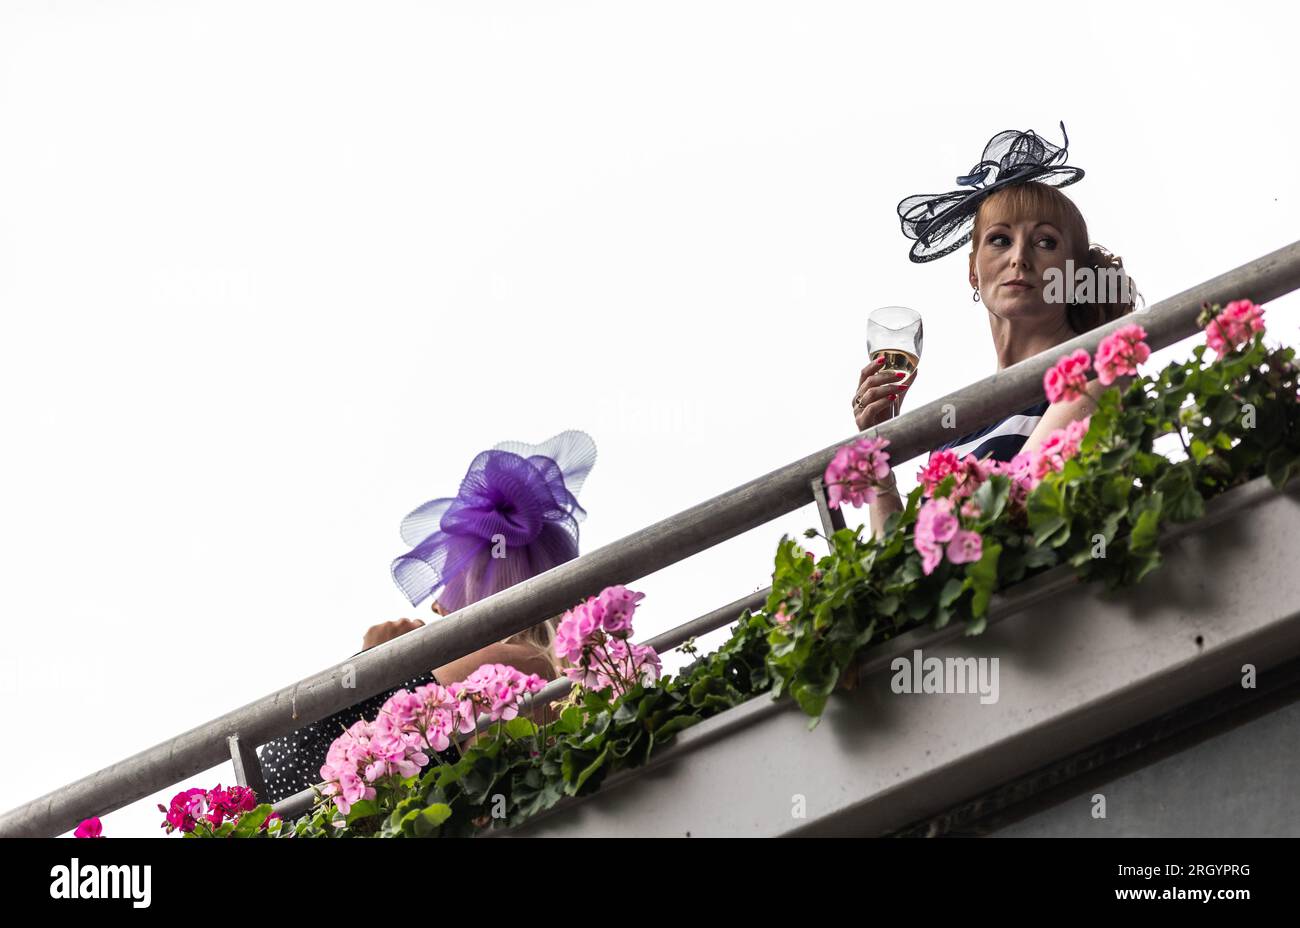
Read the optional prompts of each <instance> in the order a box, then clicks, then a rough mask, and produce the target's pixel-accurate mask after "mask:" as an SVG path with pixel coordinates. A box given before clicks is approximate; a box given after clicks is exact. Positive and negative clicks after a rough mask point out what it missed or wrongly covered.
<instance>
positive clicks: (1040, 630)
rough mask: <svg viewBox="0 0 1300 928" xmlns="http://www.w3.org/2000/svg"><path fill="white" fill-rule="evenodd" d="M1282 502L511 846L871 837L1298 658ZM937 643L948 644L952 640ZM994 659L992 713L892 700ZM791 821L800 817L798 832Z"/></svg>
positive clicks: (1174, 534)
mask: <svg viewBox="0 0 1300 928" xmlns="http://www.w3.org/2000/svg"><path fill="white" fill-rule="evenodd" d="M1296 538H1300V488H1297V487H1295V486H1293V487H1292V488H1291V489H1289V490H1288V492H1287V493H1285V494H1278V493H1276V492H1275V491H1274V490H1273V489H1272V487H1271V486H1269V484H1268V482H1267V481H1266V480H1264V479H1263V478H1261V479H1260V480H1257V481H1254V482H1252V483H1251V484H1247V485H1245V486H1242V487H1239V488H1237V489H1235V490H1233V491H1231V492H1230V493H1227V494H1224V495H1223V496H1222V497H1220V498H1218V499H1216V500H1214V501H1213V502H1212V503H1211V504H1210V505H1209V506H1208V507H1207V513H1206V517H1205V518H1204V519H1202V520H1200V521H1198V522H1196V523H1194V524H1193V525H1191V526H1178V527H1176V528H1175V529H1174V531H1171V532H1170V533H1169V534H1168V535H1167V536H1166V537H1164V538H1162V543H1161V544H1162V548H1163V549H1164V555H1165V563H1164V564H1163V566H1162V567H1161V568H1160V569H1159V570H1157V571H1156V572H1155V573H1153V574H1150V575H1148V577H1147V578H1146V579H1145V580H1144V581H1143V582H1142V583H1141V584H1139V585H1138V586H1136V587H1132V588H1129V589H1126V590H1120V591H1117V592H1116V593H1113V594H1107V593H1106V592H1105V591H1104V590H1102V589H1101V587H1100V586H1097V585H1087V586H1083V585H1079V584H1077V583H1076V582H1075V581H1074V580H1073V578H1072V577H1071V576H1070V574H1069V571H1068V570H1063V569H1060V568H1058V569H1056V570H1053V571H1050V572H1048V573H1046V574H1043V575H1041V576H1039V577H1036V578H1034V580H1032V581H1030V583H1027V584H1023V585H1022V586H1020V587H1017V588H1016V589H1015V590H1013V591H1009V592H1008V594H1007V595H1006V596H1002V597H997V598H995V602H994V605H993V606H992V607H991V614H992V615H993V617H994V619H995V621H993V622H991V624H990V627H989V629H988V630H987V631H986V632H985V633H984V634H983V635H981V636H978V637H976V638H966V637H964V636H961V635H960V630H959V629H957V630H948V629H945V630H943V631H942V632H939V633H935V632H932V631H928V630H924V631H918V632H913V633H911V634H909V635H906V636H902V637H900V638H899V639H897V640H895V641H893V642H890V643H889V644H888V647H887V648H882V649H881V651H880V653H879V654H873V655H872V657H871V659H870V660H869V661H868V662H867V664H866V666H865V671H866V672H865V673H864V676H863V678H862V680H861V682H860V684H859V687H858V688H857V689H856V690H854V691H853V692H851V693H837V694H836V695H835V696H834V697H833V698H832V700H831V703H830V704H829V706H828V708H827V712H826V714H825V716H824V717H823V720H822V723H821V725H820V726H819V727H818V728H817V729H816V730H815V731H813V732H809V731H808V730H807V719H806V717H805V716H804V715H803V714H802V713H801V712H800V711H799V710H798V708H797V707H796V706H794V705H793V704H792V703H790V702H789V701H788V700H786V701H782V702H773V701H772V700H771V699H769V698H768V697H766V696H764V697H759V698H757V699H754V700H752V701H751V702H749V703H746V704H744V705H742V706H738V707H737V708H735V709H733V710H731V711H729V712H726V713H723V714H722V715H720V716H717V717H715V718H713V719H710V720H708V721H707V722H704V723H702V724H700V725H698V726H696V727H695V728H693V729H689V730H687V731H685V732H683V733H682V734H681V735H679V737H678V741H677V743H676V744H674V745H673V746H672V747H671V748H669V749H668V750H665V751H664V752H663V753H662V754H661V755H657V756H656V757H655V758H653V759H652V761H651V763H650V764H649V765H647V766H646V767H643V768H639V769H637V770H631V771H624V772H621V773H620V774H617V775H615V776H614V777H611V778H610V779H609V780H608V781H607V782H606V784H605V786H604V787H603V788H602V789H601V791H600V792H598V793H596V794H595V795H593V796H589V797H584V798H583V799H580V800H576V801H571V802H567V803H562V804H561V805H560V806H557V807H556V808H555V809H553V810H552V811H551V812H550V813H548V814H547V815H545V816H542V817H539V818H538V819H537V820H535V821H533V822H530V823H528V824H527V825H524V826H521V827H520V828H517V829H514V830H512V831H511V832H508V834H511V835H519V836H534V835H536V836H542V835H557V836H560V835H563V836H574V837H577V836H592V837H594V836H637V837H641V836H674V835H676V836H685V835H691V836H697V837H703V836H724V835H742V836H778V835H795V834H800V835H877V834H885V833H888V832H890V831H893V830H896V829H898V828H901V827H903V826H905V825H907V824H908V823H911V822H915V821H918V820H920V819H923V818H925V817H926V816H929V815H934V814H937V813H939V812H941V811H942V810H944V809H947V808H950V807H951V806H953V805H955V804H956V803H959V802H961V801H963V800H965V799H968V798H970V797H972V796H975V795H978V794H980V793H982V792H985V791H987V790H990V789H993V788H995V787H997V786H999V785H1000V784H1003V783H1006V782H1007V781H1009V780H1012V779H1014V778H1015V777H1017V776H1018V775H1020V774H1023V773H1024V772H1026V771H1028V770H1031V769H1034V768H1036V767H1039V766H1041V765H1044V764H1047V763H1050V762H1052V761H1054V760H1056V759H1059V758H1061V757H1064V756H1066V755H1068V754H1070V753H1072V752H1074V751H1077V750H1079V749H1081V748H1083V747H1086V746H1087V745H1090V744H1093V743H1095V742H1097V741H1100V740H1102V739H1105V738H1107V737H1110V736H1113V735H1115V734H1117V733H1118V732H1121V731H1123V730H1125V729H1127V728H1130V727H1132V726H1134V725H1136V724H1140V723H1142V722H1144V721H1147V720H1149V719H1152V718H1154V717H1156V716H1158V715H1160V714H1162V713H1165V712H1168V711H1170V710H1172V709H1174V708H1177V707H1178V706H1180V705H1183V704H1185V703H1187V702H1190V701H1192V700H1195V699H1199V698H1201V697H1203V696H1205V695H1208V694H1209V693H1212V692H1214V691H1217V690H1221V689H1223V688H1224V687H1226V686H1230V685H1234V684H1239V682H1240V679H1241V667H1242V665H1243V664H1246V663H1250V664H1254V665H1255V667H1256V668H1257V669H1258V671H1259V672H1260V673H1263V672H1265V671H1266V670H1267V669H1268V668H1270V667H1272V666H1274V665H1276V664H1278V663H1281V662H1283V661H1286V660H1288V659H1290V658H1292V657H1295V656H1296V655H1297V654H1300V570H1297V564H1298V563H1300V562H1298V559H1297V558H1296V556H1295V554H1294V549H1293V547H1292V546H1293V545H1294V544H1295V539H1296ZM954 631H955V634H954ZM918 647H919V648H921V649H922V651H923V653H924V656H925V657H938V658H941V659H942V658H948V657H954V658H968V657H975V658H981V657H983V658H994V657H996V658H998V659H999V698H998V701H997V702H995V703H991V704H983V703H981V701H980V697H979V696H978V695H977V694H973V693H972V694H895V693H894V692H892V691H891V688H890V680H891V677H892V676H893V673H892V671H891V670H890V669H889V663H890V661H891V660H892V659H893V658H894V657H895V656H898V655H899V654H904V655H910V654H911V653H912V651H913V650H914V649H915V648H918ZM800 812H802V813H803V817H798V813H800Z"/></svg>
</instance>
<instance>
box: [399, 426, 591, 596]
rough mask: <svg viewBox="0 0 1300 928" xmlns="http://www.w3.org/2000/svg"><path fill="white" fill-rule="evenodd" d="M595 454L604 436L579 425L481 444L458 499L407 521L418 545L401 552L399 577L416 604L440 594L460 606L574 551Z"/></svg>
mask: <svg viewBox="0 0 1300 928" xmlns="http://www.w3.org/2000/svg"><path fill="white" fill-rule="evenodd" d="M595 463H596V443H595V442H593V441H592V440H591V436H590V435H588V434H587V433H586V432H579V431H573V430H571V431H567V432H561V433H560V434H559V435H556V436H555V437H554V438H551V439H548V440H547V441H544V442H542V443H541V444H539V445H529V444H525V443H524V442H518V441H506V442H502V443H501V444H499V445H497V446H496V447H495V448H493V449H492V450H490V451H483V452H480V453H479V455H478V456H477V457H475V458H474V461H473V463H471V464H470V466H469V470H468V471H467V472H466V474H465V479H464V480H462V481H461V482H460V493H459V494H458V495H457V496H456V497H455V498H452V499H435V500H430V501H429V502H427V503H425V504H424V505H423V506H421V507H419V508H418V509H416V510H415V511H414V512H412V513H411V514H410V515H408V516H407V517H406V518H405V519H403V520H402V540H403V541H405V542H406V543H407V544H408V545H410V546H411V547H412V549H413V550H411V551H409V552H407V553H406V554H403V555H402V556H401V557H398V558H397V559H396V560H394V561H393V580H395V581H396V582H397V585H398V587H400V588H401V590H402V592H403V593H405V594H406V598H407V599H409V600H410V601H411V605H412V606H418V605H419V604H420V603H422V602H423V601H424V600H425V599H427V598H429V597H430V596H437V599H438V602H439V603H440V604H441V605H442V607H443V608H444V609H446V610H447V611H448V612H455V611H456V610H457V609H460V608H463V607H464V606H468V605H469V604H471V603H474V602H477V601H478V600H480V599H484V598H485V597H488V596H491V595H492V594H493V593H497V592H499V591H501V590H504V589H506V588H507V587H510V586H513V585H514V584H516V583H519V582H521V581H523V580H527V579H528V578H530V577H533V576H536V575H537V574H540V573H542V572H543V571H545V570H550V569H551V568H552V567H555V566H557V565H559V564H563V563H564V562H565V561H571V560H573V559H574V558H575V557H577V556H578V522H580V521H581V520H582V519H584V518H586V515H587V513H586V511H585V510H584V509H583V508H582V507H581V506H579V505H578V499H577V494H578V492H579V491H580V490H581V489H582V485H583V482H584V481H586V479H587V474H589V473H590V472H591V468H592V465H593V464H595Z"/></svg>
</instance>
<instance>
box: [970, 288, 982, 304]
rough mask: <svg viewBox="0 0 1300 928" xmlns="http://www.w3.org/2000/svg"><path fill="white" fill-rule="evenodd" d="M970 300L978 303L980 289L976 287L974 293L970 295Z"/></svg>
mask: <svg viewBox="0 0 1300 928" xmlns="http://www.w3.org/2000/svg"><path fill="white" fill-rule="evenodd" d="M970 298H971V300H973V301H974V302H976V303H978V302H979V301H980V288H979V287H976V288H975V292H974V293H972V294H971V297H970Z"/></svg>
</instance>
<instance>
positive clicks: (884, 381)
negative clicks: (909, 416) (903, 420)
mask: <svg viewBox="0 0 1300 928" xmlns="http://www.w3.org/2000/svg"><path fill="white" fill-rule="evenodd" d="M884 363H885V359H884V357H883V356H881V357H877V358H876V360H874V361H872V362H871V363H870V364H868V365H867V366H866V367H864V368H863V369H862V373H861V374H860V375H859V376H858V387H857V390H855V391H854V393H853V421H854V423H855V424H856V425H857V427H858V431H859V432H863V431H866V430H867V429H869V428H871V427H873V426H876V425H879V424H880V423H882V422H884V421H886V420H888V419H892V418H893V417H894V416H896V415H898V408H899V407H901V406H902V402H903V397H904V396H905V395H906V393H907V389H908V387H910V386H911V385H912V383H913V382H914V381H915V380H916V375H915V374H913V375H912V376H911V377H907V375H906V374H902V373H899V372H896V371H890V372H887V373H881V370H882V369H883V367H884ZM895 399H897V402H895Z"/></svg>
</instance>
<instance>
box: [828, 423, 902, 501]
mask: <svg viewBox="0 0 1300 928" xmlns="http://www.w3.org/2000/svg"><path fill="white" fill-rule="evenodd" d="M888 444H889V439H887V438H859V439H857V440H856V441H853V442H850V443H849V444H847V445H844V446H843V447H841V448H840V449H839V450H838V451H836V452H835V457H834V458H832V459H831V463H830V465H829V466H827V468H826V474H825V477H824V482H825V484H826V505H827V506H829V507H830V508H831V509H838V508H840V505H841V504H842V503H845V502H847V503H849V504H850V505H852V506H866V505H869V504H871V503H873V502H875V500H876V488H877V487H878V486H880V485H881V484H882V483H883V482H884V480H885V479H886V478H887V477H888V476H889V453H888V452H886V451H885V447H886V446H887V445H888Z"/></svg>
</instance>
